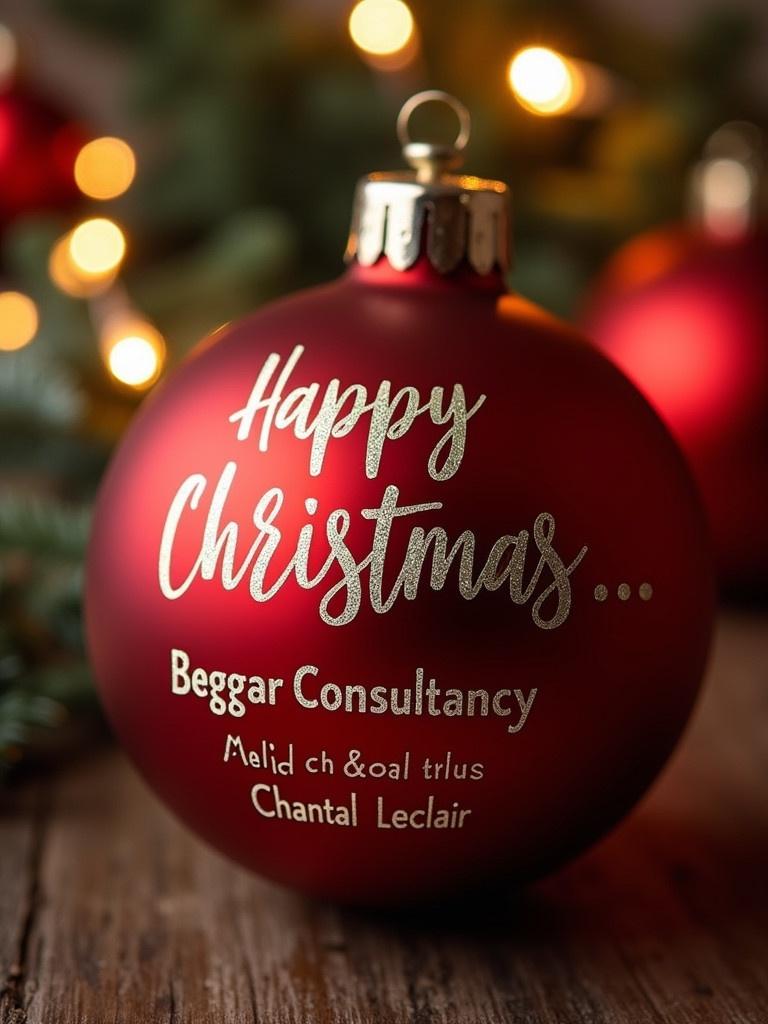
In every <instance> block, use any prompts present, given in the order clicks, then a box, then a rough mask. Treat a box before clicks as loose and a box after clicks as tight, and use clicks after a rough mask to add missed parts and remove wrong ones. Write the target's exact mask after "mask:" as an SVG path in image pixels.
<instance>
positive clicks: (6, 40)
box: [0, 25, 18, 85]
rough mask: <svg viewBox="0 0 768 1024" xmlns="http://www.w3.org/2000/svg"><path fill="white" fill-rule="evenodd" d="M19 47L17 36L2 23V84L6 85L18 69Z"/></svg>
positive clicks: (0, 57)
mask: <svg viewBox="0 0 768 1024" xmlns="http://www.w3.org/2000/svg"><path fill="white" fill-rule="evenodd" d="M17 59H18V47H17V45H16V37H15V36H14V34H13V32H11V30H10V29H9V28H7V27H6V26H5V25H0V85H5V84H6V82H7V81H8V80H9V79H10V78H12V76H13V73H14V71H15V70H16V61H17Z"/></svg>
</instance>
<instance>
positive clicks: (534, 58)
mask: <svg viewBox="0 0 768 1024" xmlns="http://www.w3.org/2000/svg"><path fill="white" fill-rule="evenodd" d="M507 77H508V79H509V84H510V86H511V88H512V91H513V92H514V94H515V96H516V97H517V99H518V101H519V102H520V103H521V104H522V105H523V106H524V107H525V108H526V110H530V111H531V112H532V113H534V114H541V115H549V114H563V113H565V112H566V111H568V110H572V109H573V108H574V107H575V106H576V105H577V103H578V102H579V100H580V99H581V96H582V95H583V93H584V81H583V76H582V74H581V73H580V71H579V68H578V66H577V65H576V64H575V63H574V62H573V61H570V60H568V59H567V58H566V57H563V56H561V55H560V54H559V53H555V51H554V50H550V49H548V48H546V47H544V46H529V47H526V49H524V50H520V52H519V53H517V54H515V56H514V57H513V58H512V60H511V61H510V62H509V69H508V72H507Z"/></svg>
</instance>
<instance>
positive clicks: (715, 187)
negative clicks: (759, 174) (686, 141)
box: [698, 157, 755, 238]
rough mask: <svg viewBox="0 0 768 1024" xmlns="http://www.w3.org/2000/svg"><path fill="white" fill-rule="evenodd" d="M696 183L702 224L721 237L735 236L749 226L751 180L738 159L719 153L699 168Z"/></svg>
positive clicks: (750, 172)
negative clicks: (717, 156) (718, 156)
mask: <svg viewBox="0 0 768 1024" xmlns="http://www.w3.org/2000/svg"><path fill="white" fill-rule="evenodd" d="M698 186H699V189H700V206H701V211H702V219H703V221H704V226H705V228H706V229H707V230H708V231H710V232H712V234H715V235H717V236H719V237H721V238H738V237H739V235H741V234H743V233H744V232H745V231H746V230H747V228H748V227H749V223H750V220H751V212H752V209H751V208H752V201H753V197H754V188H755V183H754V180H753V172H752V171H751V170H750V168H749V167H747V166H745V164H743V163H742V162H741V161H740V160H734V159H731V158H730V157H720V158H718V159H716V160H708V161H707V162H706V163H705V164H704V166H703V168H702V169H701V172H700V176H699V181H698Z"/></svg>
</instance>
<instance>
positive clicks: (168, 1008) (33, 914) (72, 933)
mask: <svg viewBox="0 0 768 1024" xmlns="http://www.w3.org/2000/svg"><path fill="white" fill-rule="evenodd" d="M15 799H16V801H17V806H16V807H15V808H11V809H9V810H6V812H5V813H4V815H3V817H2V818H0V839H1V840H2V841H3V856H2V859H1V860H0V956H1V957H2V961H0V962H1V963H2V965H3V969H4V972H5V976H6V977H7V975H8V965H10V964H12V963H13V962H14V961H15V960H19V961H20V962H19V969H18V971H17V975H16V977H15V978H12V979H11V982H12V983H11V985H10V987H8V986H7V991H6V993H5V995H4V996H3V997H2V1002H0V1021H3V1022H5V1024H11V1022H13V1024H54V1022H55V1024H70V1022H71V1024H75V1022H77V1024H107V1022H110V1021H115V1022H117V1021H119V1022H120V1024H134V1022H136V1024H138V1022H139V1021H141V1022H144V1021H152V1022H153V1024H154V1022H162V1021H168V1022H174V1024H187V1022H189V1024H193V1022H194V1024H209V1022H210V1024H213V1022H216V1024H230V1022H231V1024H235V1022H237V1024H240V1022H249V1021H259V1022H265V1024H278V1022H280V1024H282V1022H285V1024H308V1022H311V1024H337V1022H338V1024H342V1022H343V1024H374V1022H375V1024H475V1022H476V1024H500V1022H502V1024H503V1022H508V1024H765V1022H766V1020H768V1010H767V1009H766V1008H768V887H767V886H766V870H767V866H768V618H766V617H764V616H763V617H745V616H740V617H730V618H729V619H727V620H726V621H725V622H724V623H723V624H722V626H721V629H720V632H719V636H718V645H717V651H716V657H715V660H714V663H713V667H712V671H711V674H710V683H709V685H708V687H707V689H706V693H705V696H704V698H703V700H702V701H701V703H700V706H699V709H698V712H697V715H696V717H695V721H694V724H693V726H692V728H691V729H690V730H689V733H688V735H687V736H686V739H685V742H684V744H683V747H682V749H681V751H680V752H679V753H678V755H677V756H676V757H675V759H674V761H673V763H672V764H671V765H670V767H669V768H668V770H667V772H666V773H665V775H664V777H663V779H662V780H661V782H660V783H659V784H658V785H657V786H656V787H655V789H654V790H653V792H652V793H651V794H650V796H649V797H647V798H646V800H645V801H644V802H643V803H642V804H641V806H640V807H639V808H638V809H637V811H636V812H635V813H634V814H633V815H632V816H631V817H630V819H629V820H628V821H627V822H626V823H625V824H624V825H623V826H621V827H620V828H619V829H617V830H616V831H615V832H614V833H613V835H612V836H610V837H609V838H608V839H607V840H605V841H604V842H603V843H601V844H600V845H599V846H598V847H597V848H596V849H594V850H593V851H592V852H591V853H589V854H588V855H586V856H585V857H582V858H581V859H580V860H578V861H577V862H575V863H574V864H573V865H571V866H570V867H569V868H567V869H566V870H564V871H562V872H560V873H559V874H558V875H556V876H554V877H552V878H551V879H548V880H546V881H544V882H541V883H540V884H538V885H536V886H534V887H532V888H530V889H529V890H527V891H526V892H524V893H522V894H520V893H517V894H516V893H512V892H510V893H502V894H500V895H499V896H498V898H496V899H495V900H494V902H493V905H482V904H480V905H474V906H461V905H457V904H455V903H453V902H451V903H447V904H446V905H445V906H443V907H442V908H440V909H439V910H437V911H431V912H429V913H426V912H421V913H411V914H410V915H408V916H400V917H396V916H390V917H384V916H381V915H379V916H378V917H372V916H366V915H363V914H355V913H352V912H349V911H344V910H340V909H338V908H335V907H332V906H325V905H321V904H317V903H311V902H307V901H305V900H303V899H301V898H300V897H298V896H296V895H294V894H291V893H289V892H286V891H284V890H281V889H278V888H276V887H274V886H271V885H269V884H268V883H266V882H262V881H260V880H259V879H256V878H253V877H251V876H249V875H247V874H246V873H245V872H243V871H241V870H240V869H238V868H236V867H233V866H232V865H230V864H228V863H226V862H224V861H223V860H222V859H221V858H220V857H219V856H218V855H217V854H215V853H214V852H212V851H210V850H208V849H207V848H205V847H203V846H202V845H201V844H199V843H198V842H197V841H196V840H195V839H194V838H193V837H191V836H190V835H189V834H188V833H187V832H186V831H185V830H184V829H183V828H181V827H180V826H179V825H178V824H177V823H176V822H175V821H173V820H172V819H171V818H170V816H169V815H168V814H167V813H166V812H165V811H164V810H163V809H161V808H160V807H159V805H158V804H157V802H156V801H155V800H154V798H153V797H152V796H151V795H150V794H149V793H148V792H147V791H146V789H145V787H144V786H143V784H142V783H141V782H140V781H139V780H138V779H137V777H136V775H135V774H134V772H133V771H132V770H131V769H130V768H129V767H128V765H127V764H126V762H125V760H124V759H123V758H122V756H121V755H119V754H117V753H115V752H111V751H106V752H101V753H99V754H98V755H96V756H92V757H89V758H88V759H86V760H83V761H82V762H80V763H79V764H78V765H76V766H75V767H74V768H71V769H68V770H67V771H66V772H64V773H63V774H62V775H61V776H60V778H59V779H58V780H56V782H55V785H53V786H52V787H51V792H50V793H49V795H48V800H49V802H50V812H46V813H45V814H43V813H42V812H41V810H40V806H39V788H38V789H35V788H34V787H32V788H31V789H30V790H29V792H28V793H27V794H26V795H22V794H17V795H16V797H15ZM36 801H37V802H36Z"/></svg>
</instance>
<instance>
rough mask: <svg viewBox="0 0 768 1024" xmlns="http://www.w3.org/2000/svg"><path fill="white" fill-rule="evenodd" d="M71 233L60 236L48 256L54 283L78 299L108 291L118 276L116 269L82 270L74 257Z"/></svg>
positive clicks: (49, 268)
mask: <svg viewBox="0 0 768 1024" xmlns="http://www.w3.org/2000/svg"><path fill="white" fill-rule="evenodd" d="M70 243H71V233H70V234H66V235H64V236H63V237H62V238H60V239H59V240H58V241H57V242H56V243H55V244H54V246H53V248H52V249H51V252H50V255H49V256H48V275H49V276H50V278H51V280H52V281H53V283H54V284H55V285H56V287H57V288H58V289H59V291H62V292H64V294H65V295H71V296H73V297H74V298H76V299H86V298H90V297H91V296H92V295H99V294H100V293H101V292H103V291H106V289H107V288H109V286H110V285H111V284H112V282H113V281H114V280H115V277H116V270H110V271H107V272H106V273H103V274H89V273H87V272H86V271H84V270H82V269H81V268H80V267H78V265H77V264H76V263H75V261H74V260H73V259H72V252H71V246H70Z"/></svg>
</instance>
